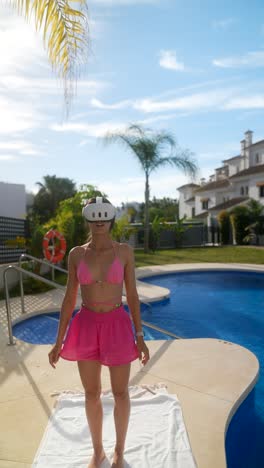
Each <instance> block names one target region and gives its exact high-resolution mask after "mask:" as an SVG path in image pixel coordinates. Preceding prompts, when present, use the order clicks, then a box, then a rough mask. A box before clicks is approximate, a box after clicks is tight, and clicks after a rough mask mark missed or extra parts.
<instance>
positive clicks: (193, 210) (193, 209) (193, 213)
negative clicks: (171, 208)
mask: <svg viewBox="0 0 264 468" xmlns="http://www.w3.org/2000/svg"><path fill="white" fill-rule="evenodd" d="M194 216H195V208H194V207H193V208H192V218H194Z"/></svg>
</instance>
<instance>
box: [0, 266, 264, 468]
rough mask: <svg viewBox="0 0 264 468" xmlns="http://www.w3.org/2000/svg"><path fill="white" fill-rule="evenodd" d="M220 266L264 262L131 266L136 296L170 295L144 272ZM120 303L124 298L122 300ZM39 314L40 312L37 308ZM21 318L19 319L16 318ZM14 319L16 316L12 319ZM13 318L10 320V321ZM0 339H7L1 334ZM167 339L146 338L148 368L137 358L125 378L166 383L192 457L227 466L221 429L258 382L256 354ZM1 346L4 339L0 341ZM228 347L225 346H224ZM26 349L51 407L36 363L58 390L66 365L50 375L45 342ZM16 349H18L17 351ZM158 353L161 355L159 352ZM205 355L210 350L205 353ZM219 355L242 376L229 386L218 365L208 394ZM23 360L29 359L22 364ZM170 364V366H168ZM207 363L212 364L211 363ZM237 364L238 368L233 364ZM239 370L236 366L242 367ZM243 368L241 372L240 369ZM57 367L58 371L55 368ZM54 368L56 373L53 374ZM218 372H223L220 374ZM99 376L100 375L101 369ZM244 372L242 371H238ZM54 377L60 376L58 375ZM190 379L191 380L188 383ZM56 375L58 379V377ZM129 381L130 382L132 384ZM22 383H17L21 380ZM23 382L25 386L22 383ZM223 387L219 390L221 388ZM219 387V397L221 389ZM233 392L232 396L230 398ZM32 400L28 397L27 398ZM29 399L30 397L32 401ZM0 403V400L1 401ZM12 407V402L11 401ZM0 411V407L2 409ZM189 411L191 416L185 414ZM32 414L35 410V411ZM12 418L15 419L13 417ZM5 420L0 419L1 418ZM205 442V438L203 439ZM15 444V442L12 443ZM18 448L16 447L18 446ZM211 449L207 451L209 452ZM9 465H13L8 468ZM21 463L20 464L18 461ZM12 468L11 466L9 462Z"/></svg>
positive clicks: (217, 467) (217, 343)
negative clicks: (204, 418) (204, 416)
mask: <svg viewBox="0 0 264 468" xmlns="http://www.w3.org/2000/svg"><path fill="white" fill-rule="evenodd" d="M224 269H234V270H243V271H245V270H246V271H253V272H254V271H255V272H260V271H261V272H264V266H263V267H262V266H261V265H252V264H234V263H232V264H227V263H225V264H222V263H221V264H219V263H210V264H207V263H206V264H205V263H199V264H197V263H195V264H189V263H188V264H180V265H179V264H170V265H162V266H150V267H138V268H136V278H137V289H138V294H139V298H140V299H143V301H146V300H147V302H154V301H160V300H162V299H164V298H167V297H169V290H168V289H166V288H161V287H158V286H155V285H150V284H147V283H144V282H143V281H140V280H141V279H143V278H147V277H149V276H155V275H161V274H168V273H176V272H185V271H200V270H217V271H219V270H224ZM54 297H55V300H54V302H56V299H58V298H57V297H56V294H54ZM123 299H124V302H126V301H125V298H123ZM49 311H54V304H53V307H52V308H50V309H47V308H46V309H45V312H49ZM40 313H43V311H41V312H40ZM30 315H36V314H34V313H26V314H25V315H23V317H22V318H23V319H24V318H26V317H27V318H28V317H29V316H30ZM20 318H21V317H20ZM15 321H17V319H15ZM15 321H14V322H15ZM4 336H5V339H6V338H7V337H6V335H4ZM16 341H17V346H16V347H15V348H16V349H15V350H16V351H17V353H18V356H17V363H18V365H19V363H20V362H21V361H20V358H21V355H20V353H21V352H22V351H21V350H23V349H24V347H25V345H24V342H22V341H20V340H18V339H16ZM166 341H167V340H153V341H150V342H149V341H147V342H146V343H147V345H148V346H149V349H150V351H151V355H153V362H152V363H151V360H150V363H148V364H147V366H146V367H145V368H144V369H142V368H140V370H139V371H138V369H137V366H136V364H137V362H136V363H132V368H131V376H130V382H131V383H133V382H137V381H140V382H142V383H151V382H153V381H155V382H156V381H157V379H158V381H160V380H162V381H165V382H166V383H167V385H168V391H169V393H176V394H177V395H179V400H180V401H181V406H182V411H183V417H184V420H185V424H186V428H187V432H188V434H189V440H190V442H191V447H192V450H193V453H194V457H195V458H196V460H197V463H198V465H197V466H198V467H200V466H201V468H211V466H214V468H223V467H225V466H226V459H225V445H224V441H225V436H226V431H227V429H228V426H229V424H230V421H231V419H232V416H233V415H234V413H235V412H236V411H237V409H238V407H239V406H240V404H241V403H242V402H243V401H244V399H245V398H246V397H247V395H248V394H249V393H250V391H251V390H252V389H253V388H254V386H255V384H256V382H257V380H258V375H259V364H258V361H257V358H256V356H255V355H254V354H253V353H251V351H249V350H248V349H246V348H243V347H241V346H239V345H236V344H235V343H229V342H225V341H223V340H217V339H212V338H199V339H191V340H189V339H181V340H169V341H171V343H169V344H168V343H166ZM0 345H1V347H2V346H3V338H2V337H1V336H0ZM4 345H6V343H4ZM227 345H229V346H227ZM12 348H14V347H9V348H8V347H4V349H5V353H4V354H5V356H6V358H7V362H8V361H9V360H10V362H13V361H12V360H13V358H14V357H13V356H12V355H13V354H17V353H15V350H14V349H13V351H12ZM26 348H27V349H29V352H30V356H31V359H30V360H27V358H25V362H24V360H23V364H26V365H27V369H28V371H29V372H31V373H32V375H33V374H35V376H34V382H35V383H36V384H38V385H39V388H42V393H43V395H44V396H45V399H46V401H47V402H48V405H49V407H50V408H51V407H52V405H53V400H52V398H51V397H50V393H49V392H48V391H47V389H48V388H49V386H48V383H45V382H43V381H42V380H41V379H40V376H39V375H38V371H37V367H39V363H40V362H41V363H42V365H43V367H44V370H45V373H47V375H50V377H51V378H52V379H53V380H54V382H56V383H57V385H58V388H60V390H63V389H65V380H64V379H65V377H64V373H63V369H64V371H65V373H66V372H67V369H68V367H66V365H65V363H63V364H62V365H61V367H62V370H61V371H60V374H58V375H55V377H54V370H53V369H51V370H49V368H48V370H47V371H46V367H47V364H46V354H47V345H29V346H26ZM19 350H20V351H19ZM194 350H196V352H197V350H198V355H199V356H200V358H199V359H196V355H195V358H194ZM161 353H162V354H161ZM181 353H183V357H184V360H185V359H186V362H188V366H186V362H183V363H182V362H181V360H180V361H179V362H178V363H177V365H178V367H177V368H176V369H175V368H174V364H175V359H176V358H177V356H178V355H181ZM208 353H209V354H208ZM222 353H226V356H228V362H229V365H230V366H234V368H236V362H237V364H238V365H239V366H240V367H241V366H242V368H243V365H244V368H243V372H242V373H241V376H239V375H238V376H237V381H236V382H233V384H234V385H233V386H232V385H231V384H230V383H229V382H228V381H227V377H226V375H227V374H226V369H225V368H223V369H222V370H220V369H219V368H217V374H216V375H215V381H217V380H218V381H219V385H220V386H219V385H218V387H216V388H214V392H213V393H212V391H211V387H210V385H212V381H211V380H210V379H212V374H210V372H215V369H214V360H215V359H219V358H220V357H221V355H222ZM157 354H158V358H157V359H155V356H156V355H157ZM204 359H208V363H207V366H208V369H207V367H206V369H204V367H203V361H204ZM27 361H28V362H27ZM197 365H198V366H199V365H201V366H202V367H201V368H202V370H203V372H205V374H204V376H205V377H204V382H202V384H203V385H204V387H203V389H202V390H201V388H200V387H199V385H201V382H199V381H198V380H199V379H198V380H196V379H195V378H194V377H193V376H195V374H196V372H197ZM169 366H171V367H169ZM185 366H186V368H187V369H188V372H187V374H188V378H189V379H190V381H189V382H188V384H187V385H186V382H185V378H186V376H185V372H184V370H185ZM210 366H211V367H210ZM238 368H239V367H238ZM242 368H241V369H242ZM245 369H246V371H245ZM58 370H59V369H58ZM58 370H57V373H58ZM180 371H183V374H181V375H182V377H181V378H179V377H178V374H179V372H180ZM221 372H222V373H221ZM103 374H104V373H103ZM219 374H221V375H222V376H223V379H224V378H225V379H226V381H221V379H219V377H220V375H219ZM242 374H243V375H242ZM59 375H60V376H61V377H60V378H58V377H59ZM206 375H207V377H208V379H209V380H208V382H209V383H208V385H209V387H208V388H207V387H206ZM78 377H79V376H78V375H76V374H75V375H74V378H73V381H72V385H76V382H78ZM192 377H193V381H192ZM18 378H19V375H18V376H17V377H16V376H14V375H13V376H12V379H11V385H15V384H16V383H17V384H19V380H17V379H18ZM60 379H61V381H60ZM131 383H130V384H131ZM102 384H103V388H104V387H105V386H107V385H108V386H109V380H107V377H106V375H103V378H102ZM20 385H21V384H20ZM23 385H24V384H23ZM63 385H64V386H63ZM222 387H224V391H223V388H222ZM228 388H229V391H230V395H229V396H228ZM10 389H11V387H10V384H8V383H6V386H4V392H3V396H2V397H1V399H0V410H1V411H3V409H4V403H5V402H6V401H7V402H8V401H9V398H10ZM25 390H26V393H27V392H29V394H31V389H30V388H29V387H28V386H27V384H26V382H25ZM222 391H223V395H224V396H223V395H222V393H221V392H222ZM234 395H236V397H235V398H234ZM32 398H33V397H32ZM212 398H213V407H211V405H212ZM16 399H17V400H18V401H19V398H17V397H16ZM194 399H195V400H196V401H198V403H197V404H196V405H194V406H193V400H194ZM35 400H36V397H34V404H36V401H35ZM32 401H33V400H32ZM1 403H3V404H1ZM207 405H208V408H210V410H211V419H210V420H209V422H208V426H206V428H203V430H204V431H205V432H202V429H200V430H197V427H200V426H199V424H200V425H201V424H202V422H201V421H200V420H199V418H198V416H197V415H200V412H201V408H204V407H207ZM14 407H15V403H14ZM3 412H4V411H3ZM25 413H26V408H25ZM190 413H191V414H190ZM38 417H39V420H40V421H41V422H40V421H39V422H38V420H37V421H36V425H37V429H36V430H35V431H34V432H33V433H32V443H33V442H34V444H35V446H34V447H37V446H38V444H39V441H40V434H42V432H43V430H44V428H45V425H46V423H47V417H45V418H44V419H45V421H44V423H43V415H42V416H40V414H39V415H38ZM8 418H11V420H12V418H16V414H15V413H14V414H13V413H12V412H11V413H10V412H9V413H8ZM36 418H37V414H36ZM13 420H14V419H13ZM3 421H4V419H3ZM205 434H207V438H208V440H210V444H211V445H210V446H209V447H204V445H202V443H201V442H203V441H204V439H203V436H204V435H205ZM206 440H207V439H206ZM9 442H10V441H8V440H7V441H6V445H7V447H8V446H9ZM17 443H18V444H19V442H17ZM20 449H21V448H20ZM21 450H24V451H25V457H24V459H23V462H22V461H21V462H19V464H18V465H17V466H18V467H19V466H21V464H20V463H23V464H24V463H25V467H27V468H28V467H29V466H31V463H30V464H28V465H27V461H29V459H31V460H30V462H32V447H31V449H30V450H29V449H28V450H27V449H26V448H23V449H21ZM210 451H212V453H210ZM17 453H20V452H19V450H18V449H17ZM6 455H7V457H6V459H5V458H4V455H3V456H2V459H3V460H6V461H8V460H10V459H11V458H10V454H9V455H8V449H7V451H6ZM212 460H214V462H213V465H212ZM13 466H14V465H13V464H12V468H13ZM23 466H24V465H23ZM3 467H4V468H9V465H8V464H6V465H3ZM0 468H2V465H1V461H0ZM10 468H11V465H10Z"/></svg>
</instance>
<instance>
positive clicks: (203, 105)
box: [134, 89, 234, 113]
mask: <svg viewBox="0 0 264 468" xmlns="http://www.w3.org/2000/svg"><path fill="white" fill-rule="evenodd" d="M233 93H234V91H233V90H226V89H225V90H221V89H220V90H214V91H208V92H204V93H196V94H191V95H189V96H183V97H179V98H175V99H170V100H165V101H161V100H159V101H158V100H155V99H142V100H140V101H137V102H136V103H135V106H134V107H135V108H136V109H138V110H141V111H142V112H146V113H149V112H165V111H175V110H178V111H197V110H203V109H210V108H215V107H218V108H219V106H222V105H224V103H225V102H226V100H227V99H228V97H230V96H232V95H233Z"/></svg>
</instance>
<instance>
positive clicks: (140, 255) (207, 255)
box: [0, 246, 264, 300]
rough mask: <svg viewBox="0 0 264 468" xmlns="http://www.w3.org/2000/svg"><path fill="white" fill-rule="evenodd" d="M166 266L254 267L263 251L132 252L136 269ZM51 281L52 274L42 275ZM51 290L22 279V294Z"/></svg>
mask: <svg viewBox="0 0 264 468" xmlns="http://www.w3.org/2000/svg"><path fill="white" fill-rule="evenodd" d="M168 263H176V264H181V263H252V264H256V265H263V264H264V249H259V248H255V247H240V246H238V247H236V246H224V247H195V248H183V249H170V250H157V251H156V252H155V253H149V254H145V253H144V251H143V250H139V249H136V250H135V264H136V267H140V266H151V265H165V264H168ZM45 277H46V278H47V279H51V274H47V275H45ZM55 281H56V282H57V283H59V284H61V285H65V284H66V281H67V276H66V275H65V274H64V273H60V272H56V273H55ZM50 289H53V288H52V287H50V286H48V285H46V284H44V283H42V282H41V281H38V280H35V279H33V278H27V279H26V280H24V292H25V294H38V293H43V292H46V291H49V290H50ZM19 294H20V289H19V285H17V286H15V287H13V288H12V289H11V290H10V296H11V297H15V296H19ZM4 298H5V294H4V291H0V300H1V299H4Z"/></svg>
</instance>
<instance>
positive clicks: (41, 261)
mask: <svg viewBox="0 0 264 468" xmlns="http://www.w3.org/2000/svg"><path fill="white" fill-rule="evenodd" d="M22 258H30V259H31V260H34V261H36V262H39V263H43V264H45V265H48V266H49V267H51V268H53V269H55V270H59V271H62V273H68V270H65V269H64V268H61V267H58V266H57V265H55V264H54V263H50V262H48V260H41V259H40V258H37V257H33V256H32V255H29V254H25V253H23V254H21V255H20V257H19V266H20V267H21V262H22Z"/></svg>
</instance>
